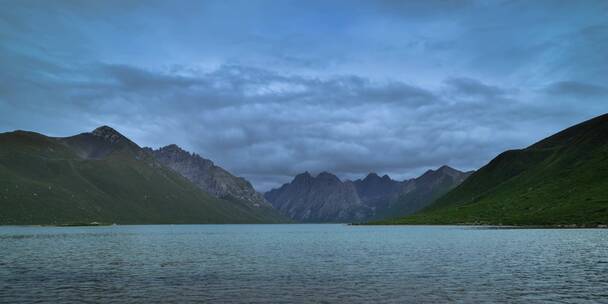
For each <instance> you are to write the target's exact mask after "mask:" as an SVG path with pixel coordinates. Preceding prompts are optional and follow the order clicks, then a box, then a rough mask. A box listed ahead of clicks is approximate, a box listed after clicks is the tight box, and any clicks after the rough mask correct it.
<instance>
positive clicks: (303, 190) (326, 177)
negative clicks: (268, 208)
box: [264, 172, 370, 222]
mask: <svg viewBox="0 0 608 304" xmlns="http://www.w3.org/2000/svg"><path fill="white" fill-rule="evenodd" d="M264 196H265V197H266V199H267V200H268V201H269V202H271V203H272V204H273V206H274V207H275V208H276V209H278V210H279V211H280V212H281V213H283V214H284V215H287V216H288V217H290V218H291V219H294V220H297V221H303V222H340V221H350V220H352V219H364V218H367V217H368V216H369V212H370V210H369V208H367V207H366V206H364V205H362V204H361V200H360V199H359V196H358V195H357V190H356V188H355V186H354V184H353V183H352V182H342V181H340V179H339V178H338V177H336V176H335V175H333V174H331V173H327V172H322V173H320V174H319V175H318V176H316V177H313V176H311V175H310V174H309V173H308V172H306V173H302V174H299V175H297V176H296V177H295V178H294V179H293V181H292V182H291V183H289V184H285V185H283V186H282V187H281V188H279V189H273V190H271V191H269V192H266V194H265V195H264Z"/></svg>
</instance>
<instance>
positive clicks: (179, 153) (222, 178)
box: [149, 145, 270, 207]
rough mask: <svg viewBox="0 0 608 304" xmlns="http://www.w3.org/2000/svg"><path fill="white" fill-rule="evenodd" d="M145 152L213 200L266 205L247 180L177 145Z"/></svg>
mask: <svg viewBox="0 0 608 304" xmlns="http://www.w3.org/2000/svg"><path fill="white" fill-rule="evenodd" d="M149 151H150V153H152V155H154V157H155V158H156V160H158V161H159V162H160V163H161V164H163V165H164V166H167V167H169V168H171V169H173V170H174V171H176V172H178V173H179V174H181V175H182V176H184V177H185V178H187V179H188V180H190V181H191V182H193V183H194V184H195V185H197V186H198V187H199V188H200V189H202V190H203V191H205V192H207V193H209V194H211V195H213V196H215V197H218V198H227V199H229V198H236V199H239V200H242V201H246V202H249V203H251V204H252V205H254V206H256V207H260V206H270V204H269V203H268V202H267V201H266V200H265V199H264V197H263V196H262V194H260V193H258V192H256V191H255V189H254V188H253V186H252V185H251V183H249V181H247V180H246V179H244V178H242V177H237V176H234V175H232V174H230V173H229V172H228V171H226V170H224V169H223V168H221V167H219V166H216V165H215V164H214V163H213V162H212V161H210V160H208V159H205V158H202V157H201V156H199V155H197V154H194V153H190V152H187V151H185V150H183V149H181V148H180V147H178V146H177V145H168V146H166V147H162V148H160V149H157V150H152V149H149Z"/></svg>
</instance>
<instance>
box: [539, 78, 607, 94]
mask: <svg viewBox="0 0 608 304" xmlns="http://www.w3.org/2000/svg"><path fill="white" fill-rule="evenodd" d="M545 91H546V92H547V93H549V94H551V95H554V96H568V97H576V98H594V97H608V87H604V86H599V85H593V84H588V83H583V82H577V81H559V82H555V83H552V84H551V85H549V86H547V88H545Z"/></svg>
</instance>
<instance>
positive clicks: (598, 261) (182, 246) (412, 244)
mask: <svg viewBox="0 0 608 304" xmlns="http://www.w3.org/2000/svg"><path fill="white" fill-rule="evenodd" d="M0 302H1V303H11V302H19V303H28V302H52V303H57V302H74V303H83V302H84V303H87V302H89V303H99V302H115V303H167V302H179V303H188V302H199V303H200V302H214V303H239V302H242V303H268V302H271V303H370V302H374V303H408V302H412V303H444V302H446V303H452V302H461V303H464V302H495V303H496V302H504V303H536V302H539V303H540V302H574V303H598V302H601V303H608V230H605V229H513V230H509V229H506V230H505V229H477V228H467V227H449V226H434V227H425V226H388V227H383V226H346V225H334V224H326V225H313V224H310V225H159V226H112V227H0Z"/></svg>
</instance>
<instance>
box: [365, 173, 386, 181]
mask: <svg viewBox="0 0 608 304" xmlns="http://www.w3.org/2000/svg"><path fill="white" fill-rule="evenodd" d="M385 176H387V175H385ZM378 179H380V176H378V174H377V173H375V172H371V173H369V174H368V175H367V176H366V177H365V178H364V179H363V180H364V181H372V180H378Z"/></svg>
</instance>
